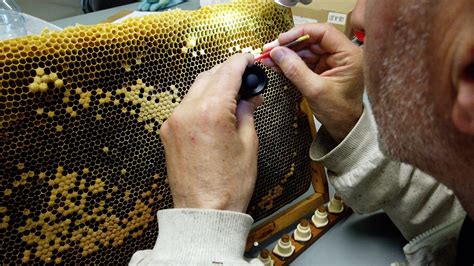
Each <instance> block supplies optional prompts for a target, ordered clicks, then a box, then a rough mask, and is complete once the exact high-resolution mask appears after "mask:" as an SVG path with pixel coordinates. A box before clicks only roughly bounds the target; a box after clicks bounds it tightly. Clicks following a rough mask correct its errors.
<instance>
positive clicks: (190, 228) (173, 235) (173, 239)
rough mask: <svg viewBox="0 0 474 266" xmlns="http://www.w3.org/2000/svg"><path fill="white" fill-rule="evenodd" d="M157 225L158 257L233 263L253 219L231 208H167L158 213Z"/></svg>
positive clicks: (154, 250) (162, 259)
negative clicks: (225, 209)
mask: <svg viewBox="0 0 474 266" xmlns="http://www.w3.org/2000/svg"><path fill="white" fill-rule="evenodd" d="M158 224H159V234H158V239H157V241H156V244H155V247H154V249H153V256H155V258H156V259H157V260H159V261H169V262H172V261H175V262H176V263H177V264H180V262H182V261H193V262H196V263H198V264H201V263H203V264H211V263H213V262H216V263H236V262H239V261H242V259H243V254H244V251H245V243H246V240H247V235H248V233H249V231H250V228H251V226H252V224H253V219H252V217H251V216H249V215H247V214H244V213H237V212H230V211H219V210H204V209H169V210H161V211H159V212H158Z"/></svg>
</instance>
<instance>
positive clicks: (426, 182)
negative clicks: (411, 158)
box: [311, 110, 464, 240]
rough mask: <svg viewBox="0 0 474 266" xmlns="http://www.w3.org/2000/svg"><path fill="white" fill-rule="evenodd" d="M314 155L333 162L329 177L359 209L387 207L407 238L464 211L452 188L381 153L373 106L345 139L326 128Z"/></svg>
mask: <svg viewBox="0 0 474 266" xmlns="http://www.w3.org/2000/svg"><path fill="white" fill-rule="evenodd" d="M311 157H312V158H313V159H314V160H317V161H320V162H323V164H324V165H325V166H326V167H327V168H328V174H329V181H330V182H331V184H332V185H333V186H334V187H335V188H336V190H337V191H338V192H339V193H340V194H341V196H342V197H343V199H344V200H345V201H346V203H347V204H348V205H349V206H351V207H352V208H353V209H354V210H355V211H356V212H359V213H370V212H373V211H376V210H378V209H383V210H384V211H385V212H386V213H387V214H388V215H389V216H390V218H391V219H392V221H393V222H394V223H395V224H396V225H397V227H398V228H399V229H400V231H401V232H402V233H403V235H404V236H405V237H406V238H407V239H408V240H410V239H411V238H413V237H414V236H416V235H418V234H420V233H422V232H424V231H426V230H428V229H430V228H431V227H433V226H436V225H438V224H441V223H443V222H447V221H449V220H453V219H456V218H458V217H459V216H462V215H464V212H463V211H462V208H461V206H460V205H459V202H458V201H457V199H456V198H455V196H454V195H453V193H452V191H450V190H449V189H447V188H446V187H445V186H444V185H442V184H440V183H438V182H436V181H435V180H434V179H433V178H431V177H430V176H428V175H426V174H425V173H423V172H421V171H419V170H417V169H416V168H414V167H412V166H410V165H406V164H402V163H400V162H398V161H395V160H392V159H390V158H388V157H386V156H385V155H384V154H383V153H382V151H381V149H380V147H379V145H378V141H377V130H376V125H375V122H374V120H373V117H372V115H371V113H370V110H365V111H364V114H363V115H362V117H361V118H360V120H359V121H358V123H357V124H356V126H355V127H354V129H353V130H352V131H351V132H350V133H349V135H348V136H347V137H346V138H345V139H344V140H343V141H342V142H341V143H340V144H337V143H335V142H334V141H332V140H331V138H330V137H329V136H328V134H327V133H325V132H324V129H323V130H322V132H321V133H320V135H319V136H318V138H317V139H316V140H315V142H314V143H313V145H312V148H311Z"/></svg>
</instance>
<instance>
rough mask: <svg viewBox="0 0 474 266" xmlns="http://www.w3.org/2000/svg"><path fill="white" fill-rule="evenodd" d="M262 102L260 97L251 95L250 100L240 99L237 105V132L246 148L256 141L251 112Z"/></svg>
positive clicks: (253, 144)
mask: <svg viewBox="0 0 474 266" xmlns="http://www.w3.org/2000/svg"><path fill="white" fill-rule="evenodd" d="M262 102H263V99H262V97H253V98H252V99H250V100H241V101H239V104H238V105H237V112H236V115H237V121H238V126H237V133H238V134H239V136H240V139H241V141H242V142H243V144H244V146H245V147H247V148H252V147H254V146H255V143H256V142H257V141H258V140H257V133H256V131H255V121H254V116H253V113H254V112H255V110H256V109H257V107H258V106H260V105H261V104H262Z"/></svg>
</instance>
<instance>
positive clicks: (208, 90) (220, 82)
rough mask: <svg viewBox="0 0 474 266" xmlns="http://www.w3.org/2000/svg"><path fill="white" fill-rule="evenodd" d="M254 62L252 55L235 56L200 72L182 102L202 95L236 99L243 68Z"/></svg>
mask: <svg viewBox="0 0 474 266" xmlns="http://www.w3.org/2000/svg"><path fill="white" fill-rule="evenodd" d="M254 61H255V59H254V57H253V55H250V54H236V55H234V56H232V57H231V58H229V59H228V60H227V61H225V62H224V63H222V64H219V65H216V66H214V67H213V68H212V69H210V70H208V71H205V72H202V73H201V74H199V75H198V76H197V78H196V80H195V81H194V84H193V85H192V86H191V88H190V89H189V91H188V94H187V95H186V97H185V99H184V100H186V98H187V99H190V98H192V97H200V96H203V95H206V96H207V97H212V96H218V97H228V98H231V99H235V98H237V94H238V93H239V89H240V85H241V83H242V75H243V74H244V71H245V68H246V67H247V65H250V64H253V63H254Z"/></svg>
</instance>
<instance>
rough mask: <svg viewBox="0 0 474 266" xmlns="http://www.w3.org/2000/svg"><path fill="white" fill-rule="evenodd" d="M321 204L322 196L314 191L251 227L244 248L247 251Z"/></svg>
mask: <svg viewBox="0 0 474 266" xmlns="http://www.w3.org/2000/svg"><path fill="white" fill-rule="evenodd" d="M322 204H324V196H323V195H322V194H320V193H314V194H313V195H311V196H309V197H308V198H306V199H304V200H302V201H301V202H299V203H297V204H295V205H294V206H291V207H290V208H289V209H287V210H285V211H284V212H282V213H280V214H279V215H277V216H275V217H274V218H272V219H271V220H270V221H269V222H267V223H264V224H262V225H260V226H258V227H256V228H254V229H252V231H250V234H249V237H248V238H247V245H246V247H245V250H246V251H249V250H250V249H251V248H252V247H253V244H254V243H255V242H258V243H260V242H263V241H265V240H267V239H268V238H270V237H272V236H273V235H275V234H277V233H278V232H280V231H281V230H283V229H285V228H286V227H288V226H290V225H292V224H294V223H296V222H298V221H299V220H300V219H301V218H302V217H304V216H306V215H308V214H310V213H312V212H314V211H315V210H316V209H317V208H318V207H319V206H321V205H322Z"/></svg>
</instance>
